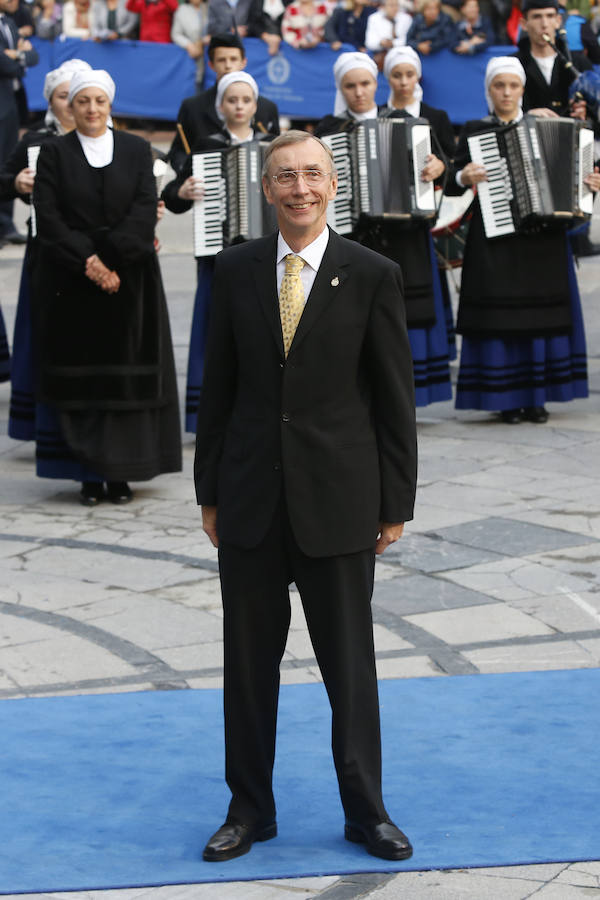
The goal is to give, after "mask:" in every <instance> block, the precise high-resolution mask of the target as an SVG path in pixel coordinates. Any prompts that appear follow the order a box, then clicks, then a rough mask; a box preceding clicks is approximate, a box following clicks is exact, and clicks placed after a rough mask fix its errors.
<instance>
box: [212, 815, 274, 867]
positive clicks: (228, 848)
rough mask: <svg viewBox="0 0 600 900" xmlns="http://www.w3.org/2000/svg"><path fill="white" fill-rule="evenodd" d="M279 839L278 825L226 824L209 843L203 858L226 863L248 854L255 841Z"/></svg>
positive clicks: (272, 823)
mask: <svg viewBox="0 0 600 900" xmlns="http://www.w3.org/2000/svg"><path fill="white" fill-rule="evenodd" d="M274 837H277V823H276V822H271V823H270V824H269V825H237V824H230V823H228V822H225V824H224V825H221V827H220V828H219V830H218V831H215V833H214V834H213V836H212V837H211V838H210V840H209V841H208V843H207V845H206V847H205V848H204V852H203V854H202V858H203V859H205V860H206V861H207V862H226V861H227V860H228V859H235V858H236V856H243V855H244V853H248V851H249V850H250V848H251V847H252V844H253V843H254V841H270V840H271V838H274Z"/></svg>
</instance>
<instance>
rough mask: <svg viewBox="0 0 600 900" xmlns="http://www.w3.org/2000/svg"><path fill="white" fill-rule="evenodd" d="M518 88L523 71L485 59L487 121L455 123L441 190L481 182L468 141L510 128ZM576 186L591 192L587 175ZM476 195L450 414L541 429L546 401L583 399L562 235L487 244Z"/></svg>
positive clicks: (575, 310) (593, 183)
mask: <svg viewBox="0 0 600 900" xmlns="http://www.w3.org/2000/svg"><path fill="white" fill-rule="evenodd" d="M524 88H525V71H524V69H523V66H522V65H521V63H520V62H519V60H518V59H517V58H516V57H514V56H512V57H511V56H506V57H495V58H494V59H491V60H490V61H489V63H488V65H487V69H486V74H485V93H486V100H487V104H488V108H489V110H490V115H489V116H487V117H486V118H484V119H480V120H476V121H471V122H467V123H466V124H465V126H464V128H463V130H462V132H461V134H460V137H459V141H458V147H457V151H456V157H455V163H454V170H453V173H452V177H451V179H450V180H449V183H448V186H447V191H448V192H450V189H451V188H452V187H454V189H455V192H460V191H462V190H465V189H466V188H467V187H471V186H473V185H477V184H482V183H483V182H485V181H487V180H488V174H487V172H486V170H485V167H484V166H482V165H481V164H479V163H475V162H473V161H472V160H471V155H470V150H469V143H468V138H469V136H470V135H474V134H477V133H481V132H486V131H492V132H493V131H496V130H499V129H502V128H504V127H505V126H506V125H507V124H509V123H514V122H518V121H520V120H521V118H522V116H523V110H522V102H523V91H524ZM569 175H570V173H567V172H565V173H564V177H565V178H567V177H569ZM586 182H587V184H588V185H589V186H590V188H591V189H592V190H594V191H597V190H598V188H599V187H600V175H599V174H598V173H597V170H596V172H594V174H593V175H588V176H587V178H586ZM479 196H480V195H478V196H476V198H475V203H474V206H473V215H472V218H471V221H470V224H469V231H468V234H467V240H466V246H465V253H464V260H463V270H462V283H461V288H460V300H459V308H458V319H457V331H458V333H459V334H462V347H461V356H460V369H459V374H458V383H457V392H456V408H457V409H479V410H488V411H493V412H497V413H499V414H500V418H501V420H502V421H503V422H505V423H507V424H509V425H517V424H519V423H520V422H523V421H528V422H533V423H535V424H543V423H545V422H547V421H548V415H549V414H548V411H547V409H546V407H545V404H546V403H547V402H548V401H554V402H563V403H564V402H567V401H569V400H573V399H575V398H578V397H587V396H588V378H587V359H586V346H585V333H584V325H583V316H582V312H581V301H580V299H579V291H578V288H577V278H576V276H575V269H574V265H573V257H572V254H571V251H570V247H569V243H568V240H567V235H566V230H565V228H564V227H563V226H561V225H560V224H557V225H555V226H554V227H545V228H542V227H539V226H538V227H535V226H534V227H532V228H530V229H529V230H526V231H520V232H515V233H513V234H507V235H504V236H501V237H494V238H488V237H486V233H485V228H484V223H483V217H482V212H481V206H480V201H479Z"/></svg>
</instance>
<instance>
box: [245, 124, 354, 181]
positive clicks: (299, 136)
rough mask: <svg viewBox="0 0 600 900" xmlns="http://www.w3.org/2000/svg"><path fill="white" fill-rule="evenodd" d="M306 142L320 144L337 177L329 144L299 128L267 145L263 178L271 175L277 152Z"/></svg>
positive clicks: (281, 135) (285, 133)
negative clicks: (272, 162)
mask: <svg viewBox="0 0 600 900" xmlns="http://www.w3.org/2000/svg"><path fill="white" fill-rule="evenodd" d="M304 141H316V142H317V144H319V145H320V146H321V147H322V148H323V150H324V151H325V153H326V154H327V158H328V159H329V162H330V163H331V172H332V174H333V175H337V169H336V167H335V162H334V161H333V153H332V152H331V149H330V148H329V147H328V146H327V144H325V143H324V142H323V141H322V140H321V139H320V138H318V137H315V136H314V134H311V133H310V132H309V131H300V130H299V129H298V128H296V129H292V130H291V131H285V132H284V133H283V134H280V135H278V136H277V137H276V138H275V140H274V141H271V143H270V144H267V149H266V151H265V158H264V160H263V167H262V176H263V178H266V177H267V176H268V174H269V166H270V164H271V157H272V155H273V153H275V151H276V150H279V148H280V147H289V146H290V145H291V144H302V143H303V142H304Z"/></svg>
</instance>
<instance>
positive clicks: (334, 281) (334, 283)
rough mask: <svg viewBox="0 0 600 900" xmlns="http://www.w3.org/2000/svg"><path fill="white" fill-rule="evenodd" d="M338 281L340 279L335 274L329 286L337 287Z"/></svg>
mask: <svg viewBox="0 0 600 900" xmlns="http://www.w3.org/2000/svg"><path fill="white" fill-rule="evenodd" d="M339 283H340V279H339V278H338V277H337V275H336V276H335V278H332V279H331V287H337V286H338V284H339Z"/></svg>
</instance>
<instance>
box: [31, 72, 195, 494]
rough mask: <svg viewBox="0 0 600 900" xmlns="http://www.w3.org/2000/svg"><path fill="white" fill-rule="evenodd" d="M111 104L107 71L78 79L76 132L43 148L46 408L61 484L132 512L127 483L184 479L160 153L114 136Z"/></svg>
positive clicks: (37, 318)
mask: <svg viewBox="0 0 600 900" xmlns="http://www.w3.org/2000/svg"><path fill="white" fill-rule="evenodd" d="M114 93H115V85H114V82H113V80H112V78H111V77H110V75H109V74H108V73H107V72H105V71H103V70H99V71H85V72H76V73H75V74H74V75H73V77H72V79H71V84H70V88H69V95H68V99H69V103H70V106H71V111H72V114H73V118H74V120H75V130H74V131H72V132H70V133H69V134H67V135H65V136H64V137H61V138H60V139H59V140H57V141H54V142H52V143H48V144H45V145H44V146H43V147H42V150H41V152H40V155H39V159H38V164H37V173H36V177H35V182H34V190H33V202H34V208H35V215H36V221H37V232H38V239H37V240H38V247H39V253H37V254H36V261H35V265H34V268H33V278H32V301H33V323H34V335H35V337H34V343H35V346H36V347H37V348H38V359H37V374H38V378H37V397H38V400H39V401H40V402H42V403H44V404H45V405H46V406H47V407H48V410H49V415H52V416H53V418H54V421H55V423H57V425H58V427H59V429H60V433H61V436H62V439H63V441H64V443H65V444H66V446H67V447H68V448H69V450H70V454H71V466H70V472H69V474H67V473H66V472H65V471H64V470H63V471H62V472H60V473H56V474H55V476H54V477H61V478H71V479H73V480H76V481H81V482H82V487H81V493H80V499H81V502H82V503H83V504H84V505H86V506H96V505H97V504H98V503H100V502H101V501H102V500H104V499H105V498H106V497H108V499H109V500H110V501H111V502H112V503H118V504H121V503H128V502H130V501H131V499H132V496H133V495H132V491H131V488H130V487H129V484H128V482H129V481H147V480H149V479H151V478H154V477H155V476H157V475H159V474H161V473H165V472H178V471H180V470H181V437H180V425H179V403H178V399H177V383H176V376H175V365H174V360H173V347H172V343H171V334H170V328H169V318H168V311H167V305H166V301H165V296H164V291H163V287H162V279H161V274H160V268H159V265H158V260H157V258H156V252H155V246H154V228H155V225H156V216H157V198H156V182H155V179H154V174H153V171H152V152H151V148H150V145H149V144H148V143H147V142H146V141H144V140H143V139H142V138H140V137H137V136H135V135H132V134H128V133H127V132H124V131H113V130H112V129H111V128H110V127H109V125H108V121H109V117H110V112H111V105H112V101H113V99H114ZM105 483H106V491H105V488H104V484H105Z"/></svg>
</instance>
